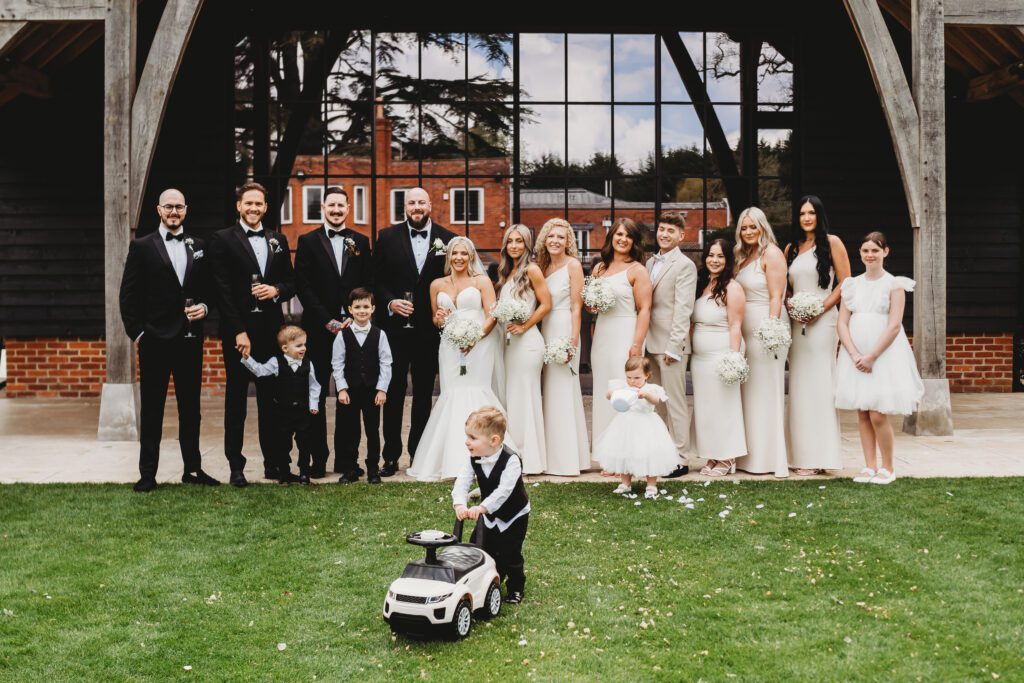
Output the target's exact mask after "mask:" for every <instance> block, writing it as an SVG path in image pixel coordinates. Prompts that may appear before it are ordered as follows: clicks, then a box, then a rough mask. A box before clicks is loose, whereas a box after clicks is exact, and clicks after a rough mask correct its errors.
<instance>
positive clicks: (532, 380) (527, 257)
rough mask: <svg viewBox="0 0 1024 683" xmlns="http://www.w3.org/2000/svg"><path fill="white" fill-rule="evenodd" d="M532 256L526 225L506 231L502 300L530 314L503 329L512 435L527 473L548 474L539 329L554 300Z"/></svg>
mask: <svg viewBox="0 0 1024 683" xmlns="http://www.w3.org/2000/svg"><path fill="white" fill-rule="evenodd" d="M532 256H533V234H532V233H531V232H530V229H529V228H528V227H526V226H525V225H520V224H518V223H517V224H516V225H513V226H512V227H510V228H509V229H508V230H506V231H505V236H504V238H502V242H501V262H500V263H499V264H498V283H497V287H498V290H499V291H500V295H499V299H510V298H511V299H518V300H520V301H525V302H526V303H527V304H528V305H529V307H530V309H531V311H532V313H531V315H530V317H529V318H528V319H527V320H526V321H525V322H522V323H517V322H512V323H509V324H508V325H506V326H505V334H504V335H502V338H503V339H506V338H507V343H504V342H503V343H502V344H501V347H500V348H502V349H504V350H505V407H506V410H507V412H508V432H509V435H510V436H511V437H512V440H513V441H514V442H515V443H516V444H518V445H519V455H520V457H521V458H522V459H523V474H540V473H541V472H544V471H545V470H547V455H546V449H545V445H544V408H543V404H542V403H541V393H540V375H541V370H543V369H544V338H543V337H542V336H541V334H540V330H539V329H538V328H537V324H538V323H539V322H540V321H541V320H542V319H543V318H544V316H546V315H547V314H548V311H550V310H551V295H550V294H548V286H547V283H546V282H545V281H544V274H543V272H542V271H541V269H540V268H539V267H538V266H537V264H536V263H533V262H532V261H531V257H532Z"/></svg>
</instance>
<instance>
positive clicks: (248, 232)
mask: <svg viewBox="0 0 1024 683" xmlns="http://www.w3.org/2000/svg"><path fill="white" fill-rule="evenodd" d="M245 236H246V237H248V238H249V239H252V238H253V237H259V238H262V237H263V230H262V229H260V230H246V231H245Z"/></svg>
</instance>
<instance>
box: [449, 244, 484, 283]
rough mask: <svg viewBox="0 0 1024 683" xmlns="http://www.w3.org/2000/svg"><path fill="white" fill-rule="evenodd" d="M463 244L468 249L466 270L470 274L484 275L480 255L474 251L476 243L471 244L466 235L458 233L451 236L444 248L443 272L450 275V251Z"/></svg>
mask: <svg viewBox="0 0 1024 683" xmlns="http://www.w3.org/2000/svg"><path fill="white" fill-rule="evenodd" d="M460 244H461V245H464V246H465V247H466V249H468V250H469V267H468V268H467V271H468V272H469V275H470V276H475V275H485V274H486V272H485V271H484V264H483V263H481V262H480V256H479V255H478V254H477V253H476V245H474V244H473V240H471V239H469V238H468V237H463V236H462V235H458V236H457V237H453V238H452V239H451V241H450V242H448V246H447V247H446V248H445V253H444V274H445V275H451V273H452V251H453V250H454V249H455V247H457V246H458V245H460Z"/></svg>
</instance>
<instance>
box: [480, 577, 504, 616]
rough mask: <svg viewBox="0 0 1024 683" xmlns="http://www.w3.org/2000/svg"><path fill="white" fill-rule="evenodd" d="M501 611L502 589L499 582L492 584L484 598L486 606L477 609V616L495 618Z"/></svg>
mask: <svg viewBox="0 0 1024 683" xmlns="http://www.w3.org/2000/svg"><path fill="white" fill-rule="evenodd" d="M500 613H501V589H500V588H498V584H496V583H495V584H491V587H490V589H489V590H488V591H487V597H486V598H484V606H483V607H481V608H480V609H478V610H477V616H478V617H479V618H481V619H493V618H494V617H496V616H498V614H500Z"/></svg>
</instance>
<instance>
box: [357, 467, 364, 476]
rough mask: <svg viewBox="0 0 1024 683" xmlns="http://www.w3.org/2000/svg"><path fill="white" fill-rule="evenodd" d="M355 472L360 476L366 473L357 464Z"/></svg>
mask: <svg viewBox="0 0 1024 683" xmlns="http://www.w3.org/2000/svg"><path fill="white" fill-rule="evenodd" d="M356 474H357V475H358V476H360V477H361V476H363V475H364V474H366V472H365V471H364V470H363V468H362V467H360V466H359V465H356Z"/></svg>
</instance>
